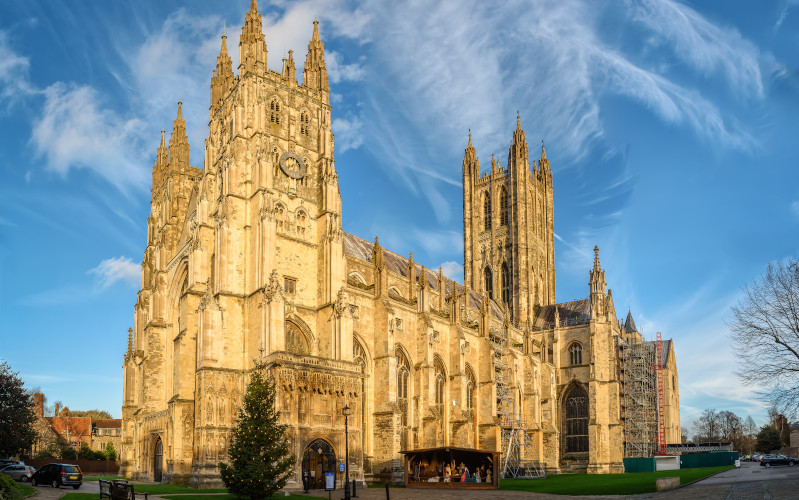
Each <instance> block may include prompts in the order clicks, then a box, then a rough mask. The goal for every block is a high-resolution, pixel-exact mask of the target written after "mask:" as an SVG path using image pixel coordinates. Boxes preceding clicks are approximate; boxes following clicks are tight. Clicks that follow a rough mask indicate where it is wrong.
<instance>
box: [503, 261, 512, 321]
mask: <svg viewBox="0 0 799 500" xmlns="http://www.w3.org/2000/svg"><path fill="white" fill-rule="evenodd" d="M512 297H513V282H512V279H511V274H510V266H509V265H508V262H507V261H505V262H503V263H502V303H503V304H507V305H508V309H509V310H513V301H512Z"/></svg>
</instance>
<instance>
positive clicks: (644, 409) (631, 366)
mask: <svg viewBox="0 0 799 500" xmlns="http://www.w3.org/2000/svg"><path fill="white" fill-rule="evenodd" d="M619 344H620V348H621V358H622V391H623V399H622V400H623V402H624V411H623V417H624V456H625V457H627V458H640V457H652V456H654V455H655V451H656V446H657V443H658V406H659V405H658V400H657V396H658V392H657V391H658V387H657V381H656V379H655V376H654V368H655V367H656V366H658V365H659V364H660V363H656V362H655V356H656V354H657V353H656V345H655V343H654V342H641V343H628V342H627V341H625V340H624V339H621V338H620V339H619Z"/></svg>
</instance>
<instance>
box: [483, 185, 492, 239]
mask: <svg viewBox="0 0 799 500" xmlns="http://www.w3.org/2000/svg"><path fill="white" fill-rule="evenodd" d="M483 221H484V222H483V224H484V226H483V227H484V229H485V230H486V231H488V230H490V229H491V194H490V193H488V192H486V194H485V198H484V199H483Z"/></svg>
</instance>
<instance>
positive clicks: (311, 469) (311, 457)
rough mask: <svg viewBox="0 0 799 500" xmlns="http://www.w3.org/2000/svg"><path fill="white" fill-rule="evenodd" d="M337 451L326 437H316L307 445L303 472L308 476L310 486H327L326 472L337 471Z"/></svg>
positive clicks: (316, 487)
mask: <svg viewBox="0 0 799 500" xmlns="http://www.w3.org/2000/svg"><path fill="white" fill-rule="evenodd" d="M337 463H338V462H337V461H336V452H335V451H333V447H332V446H330V443H328V442H327V441H325V440H324V439H315V440H313V441H311V443H310V444H309V445H308V446H306V447H305V453H304V454H303V456H302V474H303V477H304V478H308V488H310V489H322V488H324V487H325V472H336V464H337Z"/></svg>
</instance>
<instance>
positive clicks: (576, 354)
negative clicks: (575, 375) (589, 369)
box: [569, 341, 583, 365]
mask: <svg viewBox="0 0 799 500" xmlns="http://www.w3.org/2000/svg"><path fill="white" fill-rule="evenodd" d="M569 364H570V365H581V364H583V345H582V344H581V343H579V342H577V341H574V342H572V343H571V344H569Z"/></svg>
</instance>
